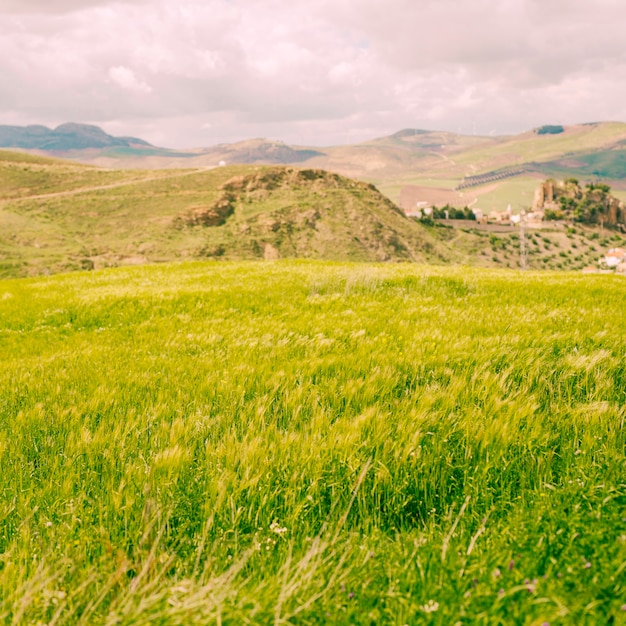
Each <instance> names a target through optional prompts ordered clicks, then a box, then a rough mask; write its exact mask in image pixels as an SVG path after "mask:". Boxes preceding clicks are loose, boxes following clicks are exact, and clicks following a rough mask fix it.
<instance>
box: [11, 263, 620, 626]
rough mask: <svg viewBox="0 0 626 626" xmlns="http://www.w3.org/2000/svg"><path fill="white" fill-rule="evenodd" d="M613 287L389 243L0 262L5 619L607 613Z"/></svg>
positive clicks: (616, 363)
mask: <svg viewBox="0 0 626 626" xmlns="http://www.w3.org/2000/svg"><path fill="white" fill-rule="evenodd" d="M625 297H626V283H625V282H624V281H623V280H620V279H617V278H615V277H612V276H597V277H582V276H574V275H571V274H553V273H550V274H545V273H544V274H542V275H539V274H535V273H526V274H522V273H511V272H508V273H504V272H493V271H489V272H486V271H476V270H474V271H472V270H468V269H463V270H450V269H443V268H439V269H436V268H432V267H431V268H426V267H418V266H415V265H411V266H409V265H390V264H388V265H380V264H379V265H364V264H359V265H338V264H323V263H310V262H308V263H303V262H297V263H295V262H290V263H284V262H281V263H277V264H267V263H266V264H261V263H255V264H249V263H248V264H238V263H233V264H207V263H203V264H199V263H196V264H184V265H169V266H153V267H143V268H125V269H117V270H109V271H105V272H98V273H89V274H87V273H83V274H73V275H65V276H57V277H52V278H45V279H44V278H39V279H36V280H33V279H30V280H19V281H1V282H0V318H1V319H2V320H3V324H2V327H1V328H0V348H1V349H0V355H2V356H1V358H0V476H2V488H1V489H0V520H2V523H1V524H0V622H2V623H13V624H44V623H45V624H51V623H54V624H56V625H57V626H63V625H69V624H72V625H74V624H90V625H91V624H94V625H98V624H114V623H115V624H186V625H187V624H203V625H204V624H220V623H222V624H268V623H278V624H280V623H284V624H288V623H289V624H296V623H297V624H327V623H334V624H368V625H369V624H386V623H388V624H421V623H429V624H441V625H442V626H443V625H446V626H447V625H450V624H456V623H459V622H460V623H467V624H514V623H515V624H547V623H549V624H561V625H572V626H573V625H576V626H581V625H589V626H591V625H596V624H618V623H621V621H623V616H624V609H625V608H626V607H624V602H625V598H626V586H625V580H624V576H623V568H624V562H625V559H626V541H625V536H624V519H623V518H624V508H625V506H626V499H625V498H626V492H625V487H624V484H625V482H626V481H625V478H626V476H625V458H624V450H625V444H626V441H625V439H624V428H623V426H624V417H625V408H624V407H625V406H626V395H625V394H626V391H625V390H626V378H625V376H626V370H625V369H624V363H623V356H624V354H625V353H626V327H625V326H624V318H623V316H616V315H615V311H617V310H619V309H620V307H622V306H623V302H624V298H625ZM494 303H497V306H494Z"/></svg>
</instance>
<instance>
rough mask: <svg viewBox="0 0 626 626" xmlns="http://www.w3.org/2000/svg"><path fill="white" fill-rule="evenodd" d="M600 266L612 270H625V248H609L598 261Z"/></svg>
mask: <svg viewBox="0 0 626 626" xmlns="http://www.w3.org/2000/svg"><path fill="white" fill-rule="evenodd" d="M599 265H600V268H605V269H606V270H612V271H614V272H620V273H622V272H626V250H624V248H611V249H610V250H609V251H608V252H607V253H606V254H605V255H604V256H603V257H602V258H601V259H600V261H599Z"/></svg>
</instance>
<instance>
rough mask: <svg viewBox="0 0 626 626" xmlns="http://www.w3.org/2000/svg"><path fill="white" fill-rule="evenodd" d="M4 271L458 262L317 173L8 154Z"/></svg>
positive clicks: (354, 187)
mask: <svg viewBox="0 0 626 626" xmlns="http://www.w3.org/2000/svg"><path fill="white" fill-rule="evenodd" d="M0 181H1V182H0V229H1V230H0V255H1V259H2V265H1V266H0V267H1V268H2V273H3V274H4V275H6V276H9V275H24V274H32V273H35V274H36V273H41V272H50V271H52V272H56V271H61V270H69V269H81V268H83V269H89V268H92V267H96V268H98V267H105V266H109V265H119V264H135V263H147V262H163V261H171V260H176V259H184V258H220V259H253V258H278V257H301V258H319V259H333V260H359V261H366V260H378V261H384V260H394V261H400V260H411V261H420V260H421V261H427V260H437V259H438V260H440V261H453V260H458V259H459V256H458V254H457V253H455V251H454V250H453V249H452V248H450V247H449V246H448V245H447V244H446V243H445V242H442V241H440V240H439V238H438V237H436V236H435V235H433V234H431V233H430V232H429V231H428V229H426V228H424V227H423V226H421V225H420V224H417V223H416V222H415V221H413V220H410V219H408V218H407V217H405V215H404V214H403V213H402V211H400V210H399V209H398V208H397V207H396V206H395V205H394V204H393V203H391V202H390V201H389V200H388V199H387V198H386V197H384V196H383V195H381V194H380V193H379V192H378V191H377V190H376V189H375V188H374V187H373V186H372V185H370V184H368V183H364V182H357V181H354V180H350V179H347V178H345V177H342V176H340V175H338V174H332V173H327V172H324V171H322V170H315V169H294V168H286V167H270V166H263V167H261V166H259V167H253V166H233V167H222V168H216V169H212V170H207V169H199V170H197V169H196V170H159V171H135V170H125V171H116V170H103V169H98V168H94V167H88V166H85V165H78V164H72V163H67V162H62V161H55V160H49V159H42V158H39V157H32V156H30V155H22V154H16V153H6V152H5V153H0Z"/></svg>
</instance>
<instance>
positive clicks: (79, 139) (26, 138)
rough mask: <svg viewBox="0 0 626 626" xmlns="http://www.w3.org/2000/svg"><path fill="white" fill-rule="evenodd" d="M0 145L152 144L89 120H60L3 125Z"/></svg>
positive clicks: (60, 148)
mask: <svg viewBox="0 0 626 626" xmlns="http://www.w3.org/2000/svg"><path fill="white" fill-rule="evenodd" d="M0 146H2V147H3V148H23V149H27V150H44V151H47V152H63V151H66V150H88V149H91V148H111V147H113V146H122V147H125V148H135V147H137V148H145V147H153V146H151V145H150V144H149V143H148V142H147V141H144V140H143V139H137V138H136V137H113V136H111V135H108V134H107V133H105V132H104V131H103V130H102V129H101V128H99V127H98V126H91V125H88V124H73V123H68V124H61V125H60V126H57V127H56V128H54V129H51V128H47V127H46V126H0Z"/></svg>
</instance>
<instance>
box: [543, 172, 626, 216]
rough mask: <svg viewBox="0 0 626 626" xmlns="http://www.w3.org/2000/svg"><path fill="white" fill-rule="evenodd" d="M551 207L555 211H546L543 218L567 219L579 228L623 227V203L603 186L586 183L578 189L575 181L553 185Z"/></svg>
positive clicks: (550, 209) (609, 188) (569, 180)
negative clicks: (603, 225)
mask: <svg viewBox="0 0 626 626" xmlns="http://www.w3.org/2000/svg"><path fill="white" fill-rule="evenodd" d="M552 188H553V189H554V203H556V204H557V206H558V208H546V211H545V218H546V219H548V220H550V219H552V220H556V219H570V220H573V221H575V222H580V223H582V224H599V223H602V224H605V225H607V226H620V225H621V226H623V225H624V224H626V209H625V208H624V203H623V202H622V201H621V200H619V199H618V198H616V197H614V196H613V195H611V187H610V186H609V185H607V184H604V183H587V184H586V185H585V186H584V187H582V186H581V185H580V184H579V182H578V180H577V179H575V178H568V179H567V180H566V181H564V182H562V183H560V184H553V186H552Z"/></svg>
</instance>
